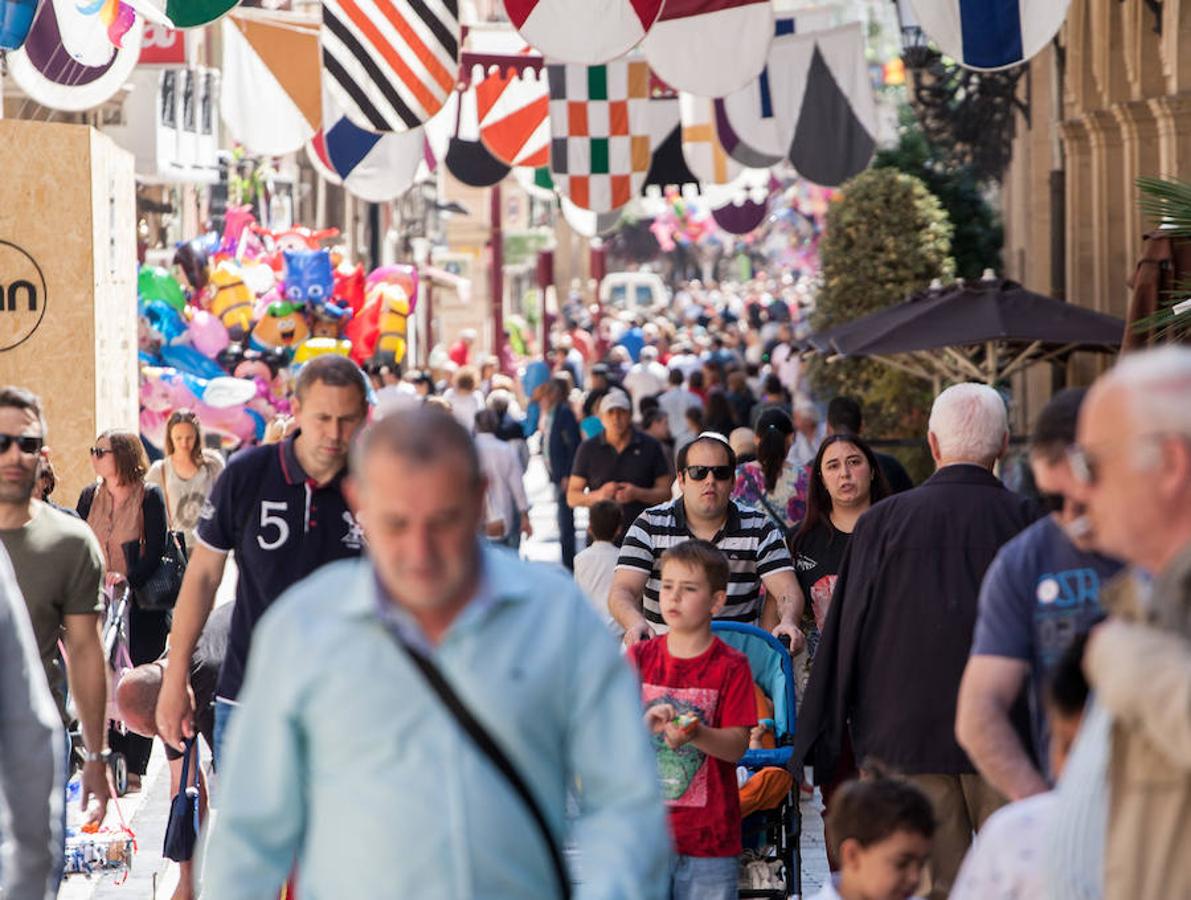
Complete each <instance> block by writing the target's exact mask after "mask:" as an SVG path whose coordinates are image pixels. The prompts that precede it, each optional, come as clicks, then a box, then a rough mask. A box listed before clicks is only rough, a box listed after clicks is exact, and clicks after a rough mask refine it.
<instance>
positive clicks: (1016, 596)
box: [955, 389, 1121, 800]
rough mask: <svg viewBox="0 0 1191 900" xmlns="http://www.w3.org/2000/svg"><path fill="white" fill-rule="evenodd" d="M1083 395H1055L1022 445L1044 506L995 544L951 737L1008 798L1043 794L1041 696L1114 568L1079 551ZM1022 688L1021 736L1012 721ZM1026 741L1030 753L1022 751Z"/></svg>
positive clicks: (1083, 529) (1093, 613)
mask: <svg viewBox="0 0 1191 900" xmlns="http://www.w3.org/2000/svg"><path fill="white" fill-rule="evenodd" d="M1084 394H1085V391H1084V390H1083V389H1071V390H1065V391H1061V392H1060V393H1058V394H1056V395H1055V396H1054V398H1053V399H1052V400H1051V402H1050V403H1049V404H1047V406H1046V407H1045V408H1044V409H1043V410H1042V413H1041V415H1040V416H1039V417H1038V422H1037V424H1036V426H1035V430H1034V434H1033V436H1032V438H1031V441H1030V467H1031V469H1032V470H1033V473H1034V481H1035V483H1036V485H1037V487H1038V490H1039V492H1040V494H1041V496H1042V498H1043V501H1044V502H1045V503H1046V505H1047V506H1048V507H1049V509H1050V510H1051V514H1050V515H1048V516H1045V517H1043V518H1042V519H1039V520H1038V521H1037V522H1035V523H1034V524H1033V525H1031V526H1030V527H1029V528H1027V529H1026V530H1025V531H1023V532H1022V533H1021V534H1019V535H1018V536H1017V537H1016V538H1014V539H1013V540H1011V541H1010V542H1009V543H1007V544H1006V545H1005V546H1004V547H1002V548H1001V551H1000V552H999V553H998V554H997V557H996V559H995V560H994V561H993V564H992V565H991V566H990V567H989V569H988V572H987V573H986V574H985V577H984V583H983V585H982V586H981V589H980V605H979V611H978V613H977V618H976V629H975V634H974V636H973V639H972V652H971V657H970V658H969V660H968V665H967V668H966V669H965V670H964V677H963V681H962V683H961V684H960V689H959V704H958V708H957V710H956V720H955V731H956V736H957V737H958V738H959V742H960V744H961V745H962V746H963V748H964V749H965V750H966V751H967V753H968V755H969V756H970V757H971V758H972V762H973V763H975V765H976V767H977V768H978V769H979V770H980V772H981V774H983V775H984V777H985V778H987V779H988V780H989V781H990V782H991V783H992V784H993V785H994V786H995V787H996V788H997V789H998V790H1000V791H1001V792H1002V793H1004V794H1005V795H1006V796H1007V797H1008V798H1009V799H1010V800H1021V799H1023V798H1025V797H1029V796H1032V795H1033V794H1038V793H1041V792H1043V791H1046V790H1049V785H1048V784H1047V772H1046V769H1047V765H1046V760H1047V758H1048V757H1047V742H1048V729H1047V724H1046V715H1045V711H1044V709H1043V705H1042V694H1043V691H1044V689H1045V686H1046V682H1047V679H1048V677H1049V673H1050V670H1051V668H1052V667H1053V665H1054V664H1055V663H1056V662H1057V661H1058V659H1059V657H1060V656H1061V655H1062V654H1063V652H1064V651H1065V650H1066V649H1067V647H1068V645H1070V643H1071V641H1072V639H1073V638H1074V637H1075V636H1076V635H1078V634H1080V633H1081V632H1085V631H1087V630H1088V629H1089V628H1090V627H1091V626H1092V625H1093V624H1094V623H1095V622H1096V621H1097V619H1099V618H1100V615H1101V611H1100V599H1099V598H1100V590H1101V588H1102V587H1103V586H1104V584H1105V583H1106V582H1107V581H1109V580H1110V579H1111V578H1112V577H1113V576H1115V575H1116V574H1117V573H1118V572H1119V571H1120V569H1121V564H1120V563H1118V562H1116V561H1114V560H1111V559H1108V558H1107V557H1104V556H1100V555H1099V554H1096V553H1093V552H1091V551H1090V550H1088V549H1086V548H1087V546H1088V539H1089V537H1090V534H1089V532H1088V525H1087V520H1086V518H1085V516H1084V510H1083V508H1082V507H1081V506H1080V505H1079V504H1078V503H1076V502H1075V501H1073V500H1072V499H1070V497H1071V488H1072V487H1073V482H1072V480H1071V479H1072V475H1071V470H1070V467H1069V465H1068V463H1067V456H1066V451H1067V447H1069V446H1070V445H1071V444H1072V443H1074V442H1075V426H1076V421H1077V419H1078V417H1079V407H1080V404H1081V403H1082V402H1083V397H1084ZM1027 682H1028V685H1029V694H1028V701H1029V706H1030V713H1031V716H1030V719H1031V724H1032V727H1031V731H1032V734H1030V735H1028V736H1027V735H1022V734H1021V733H1020V732H1019V731H1018V729H1016V728H1015V727H1014V725H1013V719H1014V716H1013V711H1014V709H1015V707H1017V705H1018V704H1019V703H1021V702H1022V699H1023V698H1022V694H1023V687H1025V686H1026V684H1027ZM1027 744H1032V745H1033V753H1031V752H1030V751H1029V750H1027Z"/></svg>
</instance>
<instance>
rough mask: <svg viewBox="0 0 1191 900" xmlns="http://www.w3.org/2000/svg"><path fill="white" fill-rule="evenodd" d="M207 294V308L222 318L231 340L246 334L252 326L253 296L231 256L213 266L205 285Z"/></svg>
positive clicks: (240, 338)
mask: <svg viewBox="0 0 1191 900" xmlns="http://www.w3.org/2000/svg"><path fill="white" fill-rule="evenodd" d="M207 298H208V299H207V308H208V309H210V310H211V312H212V313H214V314H215V315H216V316H218V317H219V320H220V321H221V322H223V327H224V328H226V329H227V332H228V335H230V337H231V339H232V340H233V341H240V340H243V339H244V338H245V337H247V336H248V332H249V331H250V330H251V329H252V301H253V296H252V290H251V289H250V288H249V287H248V285H246V284H245V283H244V276H243V273H242V272H241V271H240V267H239V266H237V265H236V264H235V263H234V262H231V261H230V260H224V261H223V262H221V263H220V264H219V265H218V266H216V267H215V271H214V272H212V273H211V278H210V282H209V284H208V285H207Z"/></svg>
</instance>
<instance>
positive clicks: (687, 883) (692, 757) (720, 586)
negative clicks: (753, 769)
mask: <svg viewBox="0 0 1191 900" xmlns="http://www.w3.org/2000/svg"><path fill="white" fill-rule="evenodd" d="M727 591H728V560H727V559H726V558H725V557H724V555H723V554H722V553H721V552H720V551H719V550H717V549H716V548H715V547H714V546H713V545H712V544H709V543H707V542H706V541H685V542H683V543H681V544H678V545H676V546H674V547H672V548H671V549H669V550H667V551H666V552H665V553H664V554H662V587H661V607H662V619H663V620H664V621H665V623H666V625H667V626H668V627H669V629H670V630H669V633H668V634H665V635H663V636H662V637H658V638H654V639H653V640H651V641H643V642H641V643H638V644H634V645H633V646H632V647H631V648H629V658H630V659H631V660H632V662H633V664H634V665H635V666H636V667H637V671H638V673H639V674H640V676H641V694H642V698H643V701H644V703H645V709H646V712H645V722H646V724H647V725H648V726H649V729H650V731H651V732H652V733H653V735H654V744H655V747H656V748H657V754H658V773H659V775H660V777H661V781H662V794H663V796H664V797H665V798H666V802H667V805H668V806H669V807H670V828H671V830H672V831H673V833H674V842H675V845H676V847H677V850H678V857H677V859H676V860H675V863H674V869H673V872H672V874H671V878H670V890H671V897H672V898H673V900H685V898H693V897H698V898H700V900H720V898H722V900H735V898H736V897H737V857H738V856H739V855H740V853H741V846H740V797H739V795H738V793H737V787H736V762H737V761H738V760H739V759H740V757H741V756H743V755H744V752H745V751H746V750H747V749H748V741H749V729H751V728H752V727H753V726H754V725H756V724H757V708H756V701H755V700H754V697H753V678H752V673H751V671H750V669H749V663H748V658H747V657H746V656H744V654H742V653H739V652H737V651H736V650H733V649H732V648H731V647H729V646H728V645H727V644H725V643H724V642H723V641H721V640H719V639H718V638H717V637H715V635H713V634H712V633H711V619H712V617H713V616H714V615H715V613H716V612H718V611H719V610H720V609H722V608H723V606H724V602H725V601H726V600H727V596H728V594H727Z"/></svg>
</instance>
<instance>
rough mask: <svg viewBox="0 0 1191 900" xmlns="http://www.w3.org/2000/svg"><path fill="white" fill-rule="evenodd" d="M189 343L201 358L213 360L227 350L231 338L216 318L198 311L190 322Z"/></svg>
mask: <svg viewBox="0 0 1191 900" xmlns="http://www.w3.org/2000/svg"><path fill="white" fill-rule="evenodd" d="M190 343H191V344H192V345H193V346H194V349H195V350H197V351H198V352H199V353H201V354H203V356H206V357H209V358H211V359H214V358H215V357H216V356H218V355H219V354H220V353H222V352H223V351H224V350H226V349H227V345H228V344H229V343H231V338H229V337H228V334H227V328H225V327H224V325H223V322H221V321H220V320H219V317H218V316H213V315H211V313H209V312H207V311H206V310H205V309H200V310H198V311H197V312H196V313H195V314H194V318H193V319H191V320H190Z"/></svg>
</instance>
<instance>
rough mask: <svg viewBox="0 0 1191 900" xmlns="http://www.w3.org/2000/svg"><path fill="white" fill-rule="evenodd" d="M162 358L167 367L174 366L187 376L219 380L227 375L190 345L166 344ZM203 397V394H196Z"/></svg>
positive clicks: (216, 364)
mask: <svg viewBox="0 0 1191 900" xmlns="http://www.w3.org/2000/svg"><path fill="white" fill-rule="evenodd" d="M161 358H162V359H163V360H165V364H166V365H167V366H172V367H173V368H175V369H177V370H178V371H179V372H181V373H182V374H183V375H184V376H185V375H197V376H198V377H199V378H219V377H220V376H221V375H226V374H227V373H226V372H224V371H223V369H221V368H220V367H219V363H217V362H215V360H213V359H211V358H210V357H207V356H203V354H201V353H199V352H198V351H197V350H195V349H194V348H193V347H191V346H190V345H189V344H166V345H165V346H163V347H162V348H161ZM196 396H201V394H196Z"/></svg>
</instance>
